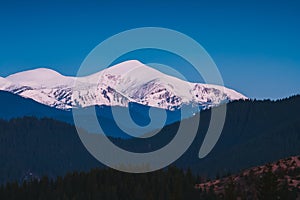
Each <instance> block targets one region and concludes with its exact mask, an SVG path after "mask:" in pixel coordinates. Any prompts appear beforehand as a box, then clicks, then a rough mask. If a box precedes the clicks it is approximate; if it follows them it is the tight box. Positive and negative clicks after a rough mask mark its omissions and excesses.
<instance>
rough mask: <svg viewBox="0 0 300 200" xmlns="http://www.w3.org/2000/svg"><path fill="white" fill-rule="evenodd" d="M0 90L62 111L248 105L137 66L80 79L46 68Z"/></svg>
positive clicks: (228, 93) (0, 82)
mask: <svg viewBox="0 0 300 200" xmlns="http://www.w3.org/2000/svg"><path fill="white" fill-rule="evenodd" d="M76 80H77V81H76ZM74 86H75V87H74ZM0 90H5V91H10V92H12V93H15V94H18V95H21V96H23V97H26V98H31V99H33V100H35V101H38V102H40V103H43V104H46V105H49V106H52V107H56V108H60V109H70V108H78V107H87V106H93V105H109V106H128V103H129V102H135V103H139V104H143V105H148V106H152V107H158V108H163V109H168V110H174V109H177V108H181V107H182V106H183V105H184V104H185V105H189V104H191V105H195V106H200V107H202V108H203V109H205V108H210V107H212V106H217V105H219V104H220V103H224V102H228V101H232V100H237V99H246V97H245V96H243V95H242V94H240V93H238V92H236V91H234V90H231V89H228V88H225V87H223V86H216V85H208V84H201V83H191V82H187V81H184V80H181V79H179V78H176V77H173V76H169V75H167V74H164V73H162V72H160V71H158V70H156V69H153V68H151V67H149V66H147V65H145V64H143V63H141V62H139V61H137V60H129V61H126V62H122V63H119V64H117V65H114V66H112V67H109V68H107V69H104V70H102V71H100V72H98V73H95V74H92V75H89V76H86V77H78V78H76V77H68V76H63V75H61V74H59V73H57V72H55V71H53V70H50V69H45V68H39V69H36V70H29V71H25V72H20V73H17V74H13V75H10V76H8V77H7V78H0Z"/></svg>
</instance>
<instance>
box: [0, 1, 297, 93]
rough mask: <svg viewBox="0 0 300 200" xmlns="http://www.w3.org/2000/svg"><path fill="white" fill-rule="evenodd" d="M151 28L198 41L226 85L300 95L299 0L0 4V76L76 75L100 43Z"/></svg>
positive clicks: (250, 90)
mask: <svg viewBox="0 0 300 200" xmlns="http://www.w3.org/2000/svg"><path fill="white" fill-rule="evenodd" d="M146 26H158V27H165V28H170V29H174V30H177V31H180V32H182V33H185V34H187V35H189V36H190V37H192V38H194V39H195V40H196V41H198V42H199V43H200V44H202V46H203V47H204V48H205V49H206V50H207V52H208V53H209V54H210V55H211V57H212V58H213V59H214V61H215V62H216V64H217V66H218V67H219V70H220V72H221V73H222V76H223V79H224V82H225V85H226V86H228V87H230V88H233V89H235V90H237V91H240V92H242V93H243V94H245V95H246V96H248V97H251V98H258V99H262V98H271V99H277V98H283V97H287V96H290V95H292V94H299V93H300V78H299V75H300V1H293V0H290V1H275V0H274V1H255V0H253V1H250V0H245V1H200V0H199V1H196V0H195V1H188V0H185V1H177V0H173V1H171V0H165V1H159V0H151V1H150V0H149V1H143V0H140V1H125V0H123V1H110V0H99V1H78V0H74V1H55V0H54V1H48V2H47V1H32V0H28V1H14V0H12V1H7V2H6V3H5V2H4V1H1V3H0V76H3V77H5V76H7V75H9V74H12V73H15V72H18V71H23V70H27V69H33V68H38V67H48V68H52V69H54V70H56V71H58V72H60V73H62V74H64V75H75V74H76V72H77V70H78V68H79V66H80V64H81V62H82V61H83V59H84V58H85V57H86V55H87V54H88V53H89V52H90V51H91V50H92V49H93V48H94V47H95V46H96V45H98V44H99V43H100V42H101V41H103V40H105V39H106V38H108V37H110V36H112V35H114V34H116V33H119V32H121V31H124V30H128V29H131V28H137V27H146ZM143 56H144V57H147V55H145V54H143ZM143 56H141V58H139V57H137V58H136V59H140V60H141V61H145V60H143V59H146V58H143ZM132 58H133V57H132ZM173 63H174V64H176V63H177V62H173Z"/></svg>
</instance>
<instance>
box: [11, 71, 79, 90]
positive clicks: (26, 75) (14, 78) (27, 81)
mask: <svg viewBox="0 0 300 200" xmlns="http://www.w3.org/2000/svg"><path fill="white" fill-rule="evenodd" d="M6 79H7V80H9V81H11V82H13V83H17V84H19V85H23V86H28V87H33V88H39V87H53V86H57V85H65V84H69V83H70V81H71V80H72V79H73V78H72V77H66V76H63V75H61V74H60V73H58V72H56V71H54V70H52V69H47V68H38V69H33V70H28V71H24V72H19V73H16V74H13V75H10V76H8V77H6Z"/></svg>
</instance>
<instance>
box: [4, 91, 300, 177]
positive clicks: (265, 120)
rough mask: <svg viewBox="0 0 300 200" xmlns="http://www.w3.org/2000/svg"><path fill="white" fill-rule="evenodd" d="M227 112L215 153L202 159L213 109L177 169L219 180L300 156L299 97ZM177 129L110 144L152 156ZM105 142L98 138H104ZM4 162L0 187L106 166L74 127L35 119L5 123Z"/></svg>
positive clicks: (243, 103) (234, 106)
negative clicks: (31, 175) (34, 177)
mask: <svg viewBox="0 0 300 200" xmlns="http://www.w3.org/2000/svg"><path fill="white" fill-rule="evenodd" d="M227 108H228V112H227V114H228V115H227V118H226V122H225V127H224V129H223V132H222V135H221V137H220V139H219V141H218V143H217V144H216V146H215V147H214V149H213V150H212V152H211V153H210V154H208V156H207V157H205V158H204V159H199V158H198V153H199V148H200V146H201V144H202V142H203V138H204V136H205V133H206V129H207V126H208V124H209V119H210V110H206V111H203V112H201V121H200V128H199V130H198V133H197V136H196V138H195V140H194V142H193V143H192V145H191V146H190V148H189V149H188V151H187V152H185V153H184V155H183V156H182V157H181V158H179V159H178V160H177V161H176V162H175V163H173V164H174V165H176V166H177V167H181V168H185V169H187V168H190V169H191V170H192V171H193V172H194V173H195V174H200V175H202V176H205V177H215V176H216V174H220V175H225V174H228V173H229V172H231V173H237V172H239V171H240V170H243V169H248V168H251V167H254V166H259V165H263V164H265V163H268V162H274V161H276V160H279V159H281V158H284V157H289V156H293V155H299V154H300V118H299V110H300V96H295V97H291V98H289V99H285V100H281V101H276V102H273V101H238V102H232V103H229V104H228V107H227ZM214 109H218V108H214ZM172 113H173V112H172ZM186 120H189V119H186ZM178 126H179V123H174V124H171V125H169V126H166V127H164V129H163V130H162V131H161V132H160V133H158V134H157V135H155V136H153V137H151V138H147V139H127V140H123V139H115V138H111V141H112V142H114V143H115V144H116V145H118V146H119V147H121V148H123V149H126V150H129V151H132V152H152V151H155V150H157V149H159V148H161V147H163V146H165V145H166V144H168V143H169V142H170V140H172V139H173V137H174V135H175V134H176V131H177V130H178ZM102 137H103V136H102V135H100V134H99V139H102ZM45 155H47V156H45ZM115 156H118V155H115ZM0 162H1V165H0V171H1V172H3V173H0V183H1V182H5V181H8V180H19V178H20V177H22V176H23V173H24V172H27V171H28V170H31V172H33V173H34V174H38V175H40V176H42V175H50V176H51V177H56V176H57V175H63V174H65V173H66V172H68V171H73V170H89V169H90V168H92V167H96V166H102V165H101V164H100V163H98V162H96V161H95V159H94V158H93V157H92V156H91V155H90V154H89V153H88V152H87V151H86V149H85V147H84V146H83V144H82V143H81V142H80V140H79V137H78V135H77V132H76V129H75V127H74V126H71V125H69V124H65V123H61V122H58V121H55V120H51V119H42V120H41V119H36V118H22V119H12V120H10V121H3V120H0ZM7 172H9V173H7Z"/></svg>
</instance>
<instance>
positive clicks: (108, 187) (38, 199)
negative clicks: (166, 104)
mask: <svg viewBox="0 0 300 200" xmlns="http://www.w3.org/2000/svg"><path fill="white" fill-rule="evenodd" d="M283 175H284V174H282V175H281V176H279V175H277V174H274V173H271V172H270V171H266V172H264V173H262V174H260V175H259V176H258V175H254V174H251V173H250V174H249V175H247V176H246V177H244V179H245V180H246V182H245V183H244V184H240V183H239V182H237V181H235V180H233V179H231V178H228V180H227V181H226V182H225V183H223V185H220V187H222V188H223V189H222V190H221V191H217V190H216V188H214V187H210V188H209V189H207V190H206V189H198V188H196V187H195V184H196V183H199V182H200V181H201V179H200V178H199V177H195V176H193V175H192V173H191V171H189V170H187V171H185V172H184V171H183V170H180V169H177V168H175V167H169V168H168V169H167V170H160V171H156V172H152V173H145V174H129V173H122V172H117V171H115V170H111V169H94V170H91V171H90V172H88V173H85V172H80V173H79V172H74V173H69V174H67V175H66V176H64V177H58V178H57V179H55V180H52V179H49V178H48V177H43V178H41V179H39V180H37V179H33V180H29V181H24V182H23V183H22V184H18V183H17V182H15V183H7V184H6V185H4V186H1V187H0V199H6V200H19V199H20V200H21V199H22V200H52V199H56V200H64V199H66V200H69V199H72V200H77V199H78V200H81V199H85V200H94V199H95V200H100V199H107V200H164V199H166V200H181V199H182V200H183V199H189V200H193V199H204V200H205V199H208V200H214V199H215V200H217V199H224V200H227V199H228V200H233V199H238V198H239V199H266V200H267V199H270V200H271V199H289V200H293V199H296V198H297V191H296V190H295V189H292V190H291V189H289V187H288V184H287V182H283V183H280V182H279V181H278V180H279V178H282V177H283ZM298 192H299V191H298Z"/></svg>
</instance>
